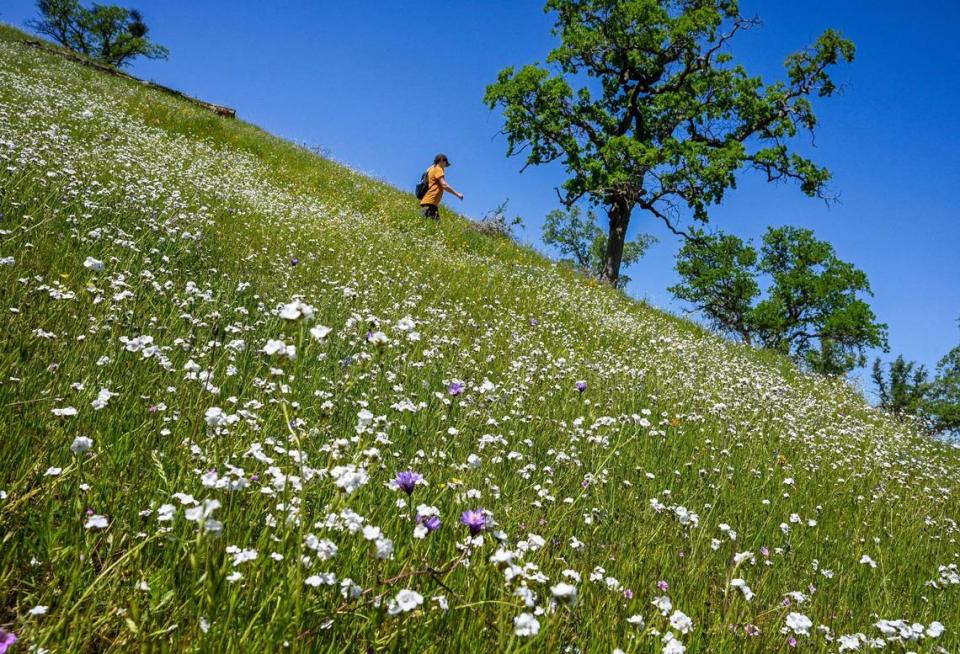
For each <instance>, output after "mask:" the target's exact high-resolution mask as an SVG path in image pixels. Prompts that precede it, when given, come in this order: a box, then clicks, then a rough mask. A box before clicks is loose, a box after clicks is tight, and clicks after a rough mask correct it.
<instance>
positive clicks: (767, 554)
mask: <svg viewBox="0 0 960 654" xmlns="http://www.w3.org/2000/svg"><path fill="white" fill-rule="evenodd" d="M760 553H761V554H763V555H764V556H770V550H768V549H767V548H766V547H761V548H760Z"/></svg>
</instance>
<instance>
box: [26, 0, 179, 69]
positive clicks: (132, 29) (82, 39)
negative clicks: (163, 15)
mask: <svg viewBox="0 0 960 654" xmlns="http://www.w3.org/2000/svg"><path fill="white" fill-rule="evenodd" d="M37 9H39V11H40V15H41V17H40V18H39V19H35V20H30V21H27V26H28V27H30V28H31V29H33V30H34V31H35V32H37V33H38V34H43V35H44V36H48V37H50V38H51V39H53V40H54V41H56V42H57V43H59V44H60V45H62V46H64V47H67V48H70V49H71V50H73V51H74V52H79V53H80V54H83V55H86V56H88V57H90V58H92V59H96V60H98V61H101V62H103V63H105V64H109V65H111V66H116V67H118V68H119V67H121V66H126V65H127V64H129V63H130V61H131V60H132V59H134V58H136V57H146V58H147V59H166V58H167V56H168V55H169V50H167V49H166V48H165V47H163V46H162V45H157V44H156V43H152V42H150V40H149V39H147V32H148V31H149V29H148V28H147V25H146V24H145V23H144V22H143V17H142V16H141V15H140V12H139V11H137V10H136V9H124V8H123V7H118V6H115V5H100V4H96V3H94V4H93V5H92V6H91V8H89V9H87V8H86V7H83V6H81V5H80V2H79V0H38V2H37Z"/></svg>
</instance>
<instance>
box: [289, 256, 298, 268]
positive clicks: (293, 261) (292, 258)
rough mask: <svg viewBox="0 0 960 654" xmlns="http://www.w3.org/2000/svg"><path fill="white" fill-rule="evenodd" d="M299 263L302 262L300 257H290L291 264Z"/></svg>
mask: <svg viewBox="0 0 960 654" xmlns="http://www.w3.org/2000/svg"><path fill="white" fill-rule="evenodd" d="M298 263H300V259H298V258H296V257H290V265H291V266H295V265H297V264H298Z"/></svg>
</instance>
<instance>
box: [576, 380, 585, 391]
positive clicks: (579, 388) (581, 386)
mask: <svg viewBox="0 0 960 654" xmlns="http://www.w3.org/2000/svg"><path fill="white" fill-rule="evenodd" d="M576 387H577V392H578V393H582V392H584V391H585V390H587V382H585V381H583V380H582V379H581V380H580V381H578V382H577V383H576Z"/></svg>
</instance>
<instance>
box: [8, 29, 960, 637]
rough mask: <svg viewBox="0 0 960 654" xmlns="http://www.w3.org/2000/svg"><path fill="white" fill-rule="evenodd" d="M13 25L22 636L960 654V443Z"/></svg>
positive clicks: (13, 298) (12, 478) (11, 236)
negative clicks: (919, 431) (905, 423)
mask: <svg viewBox="0 0 960 654" xmlns="http://www.w3.org/2000/svg"><path fill="white" fill-rule="evenodd" d="M22 38H23V35H22V34H20V33H19V32H17V31H16V30H12V29H9V28H0V213H2V219H0V229H2V231H0V263H2V265H0V297H2V307H0V309H2V311H0V328H2V330H3V333H4V339H3V344H2V348H0V357H2V363H3V369H4V370H5V371H6V373H5V374H4V375H3V378H2V381H0V406H2V413H0V421H2V422H0V426H2V429H3V431H2V437H0V457H2V460H3V461H4V464H3V466H2V468H0V491H2V492H0V530H2V531H0V533H2V534H3V548H2V549H0V579H2V582H3V583H0V597H2V598H3V612H2V614H0V626H3V628H4V629H6V630H8V631H12V632H14V633H16V635H17V636H18V637H19V639H20V643H18V645H17V647H20V648H21V650H22V651H27V648H28V647H30V646H36V647H39V648H48V649H49V650H50V651H51V652H77V651H131V650H133V649H143V650H169V651H189V650H196V651H209V652H228V651H255V650H258V651H281V650H284V649H286V650H289V651H331V652H333V651H349V652H356V651H397V652H406V651H438V652H459V651H491V652H493V651H496V652H502V651H521V650H523V651H571V652H572V651H582V652H611V651H614V650H615V649H617V648H619V649H622V650H623V651H626V652H648V651H650V652H660V651H668V652H682V651H684V648H686V651H687V652H708V651H709V652H727V651H730V652H733V651H736V652H771V651H788V650H789V649H790V648H791V647H794V646H796V647H797V648H798V649H799V650H804V651H855V650H858V649H859V650H867V649H871V648H877V649H887V650H890V651H901V649H902V648H903V647H906V648H907V649H909V650H911V651H958V650H960V572H958V569H957V565H958V563H960V545H958V543H957V538H958V527H957V522H956V521H957V519H958V514H960V498H958V492H960V452H958V450H956V449H954V448H951V447H948V446H946V445H944V444H941V443H937V442H934V441H931V440H928V439H924V438H922V437H920V436H918V435H916V434H913V433H911V432H910V431H909V430H907V429H905V428H903V427H901V426H899V425H897V424H895V423H893V422H891V421H889V420H888V419H887V418H886V417H884V416H883V415H882V414H880V413H878V412H876V411H875V410H873V409H871V408H870V407H869V406H868V405H867V404H866V403H865V402H864V401H863V399H862V398H861V397H859V395H858V394H857V393H856V392H855V391H854V390H853V389H851V388H848V387H847V386H846V385H845V384H843V383H842V382H838V381H837V382H835V381H828V380H823V379H814V378H810V377H807V376H804V375H801V374H799V373H798V372H797V371H796V370H795V369H794V368H793V367H792V366H791V365H790V364H789V363H788V362H786V361H785V360H783V359H781V358H779V357H776V356H773V355H770V354H767V353H762V352H755V351H751V350H749V349H746V348H743V347H740V346H736V345H734V344H731V343H729V342H727V341H725V340H723V339H720V338H717V337H714V336H712V335H709V334H706V333H704V332H702V331H701V330H699V329H698V328H696V327H695V326H693V325H691V324H689V323H686V322H684V321H680V320H678V319H676V318H673V317H671V316H668V315H665V314H662V313H660V312H657V311H655V310H653V309H651V308H649V307H646V306H644V305H642V304H639V303H635V302H632V301H630V300H628V299H627V298H624V297H623V296H621V295H619V294H617V293H615V292H613V291H611V290H609V289H605V288H601V287H598V286H596V285H595V284H591V283H589V282H587V281H586V280H584V279H581V278H579V277H576V276H574V275H572V274H570V273H569V272H566V271H564V270H562V269H561V268H558V267H557V266H554V265H552V264H551V263H550V262H548V261H546V260H544V259H542V258H541V257H539V256H538V255H536V254H535V253H533V252H531V251H529V250H528V249H525V248H521V247H519V246H517V245H515V244H513V243H511V242H509V241H507V240H502V239H493V238H490V237H486V236H482V235H479V234H477V233H476V232H475V231H474V230H473V229H471V227H470V226H469V224H468V222H467V221H465V220H464V219H462V218H460V217H458V216H455V215H453V214H450V213H444V214H443V218H442V220H441V221H440V223H439V224H436V223H433V222H428V221H424V220H423V219H421V218H420V217H419V216H418V213H417V211H416V207H415V201H414V200H413V199H412V197H411V196H409V195H407V194H404V193H400V192H398V191H396V190H394V189H391V188H389V187H387V186H384V185H382V184H378V183H376V182H373V181H371V180H368V179H365V178H363V177H362V176H361V175H359V174H358V173H356V172H355V171H352V170H349V169H347V168H343V167H341V166H339V165H337V164H334V163H332V162H329V161H325V160H323V159H320V158H318V157H316V156H314V155H312V154H310V153H308V152H305V151H303V150H301V149H298V148H296V147H294V146H292V145H291V144H289V143H286V142H284V141H281V140H279V139H277V138H274V137H272V136H270V135H268V134H265V133H264V132H262V131H261V130H259V129H257V128H255V127H253V126H250V125H247V124H244V123H242V122H236V121H225V120H223V119H221V118H218V117H216V116H214V115H212V114H209V113H207V112H204V111H203V110H201V109H198V108H196V107H193V106H190V105H188V104H186V103H183V102H181V101H178V100H176V99H174V98H171V97H168V96H164V95H161V94H158V93H156V92H154V91H150V90H148V89H144V88H142V87H139V86H138V85H136V84H134V83H131V82H128V81H125V80H120V79H115V78H111V77H109V76H105V75H102V74H100V73H97V72H95V71H92V70H89V69H86V68H84V67H82V66H79V65H77V64H74V63H71V62H67V61H64V60H62V59H60V58H58V57H56V56H53V55H49V54H44V53H40V52H37V51H36V50H33V49H30V48H27V47H25V46H24V45H22V44H21V43H18V41H19V40H20V39H22ZM579 382H583V384H580V385H578V383H579ZM408 470H412V471H414V472H415V473H417V474H418V475H421V476H422V477H423V479H422V483H414V482H416V476H415V475H413V476H411V475H400V476H399V477H398V473H402V472H404V471H408ZM398 485H399V486H400V488H398V487H397V486H398ZM408 491H409V493H408ZM481 510H482V512H481ZM465 512H466V513H465ZM461 518H462V519H461ZM465 523H467V524H465ZM471 531H475V532H476V533H475V534H474V535H472V536H471ZM36 607H46V609H37V608H36ZM898 621H901V622H898ZM15 651H20V650H15Z"/></svg>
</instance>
